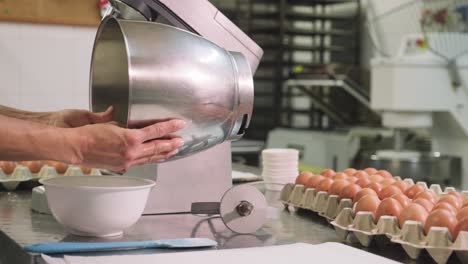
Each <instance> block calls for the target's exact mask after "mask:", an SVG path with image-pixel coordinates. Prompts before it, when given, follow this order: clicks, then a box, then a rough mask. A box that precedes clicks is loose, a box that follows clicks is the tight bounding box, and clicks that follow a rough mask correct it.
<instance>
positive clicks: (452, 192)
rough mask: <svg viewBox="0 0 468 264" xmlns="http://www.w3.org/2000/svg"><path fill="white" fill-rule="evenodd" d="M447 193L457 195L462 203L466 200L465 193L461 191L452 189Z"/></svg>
mask: <svg viewBox="0 0 468 264" xmlns="http://www.w3.org/2000/svg"><path fill="white" fill-rule="evenodd" d="M447 195H453V196H455V197H457V198H458V200H459V201H460V203H462V204H463V203H464V202H465V197H464V196H463V194H461V193H459V192H454V191H451V192H449V193H447Z"/></svg>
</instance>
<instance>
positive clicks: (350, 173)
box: [343, 168, 357, 176]
mask: <svg viewBox="0 0 468 264" xmlns="http://www.w3.org/2000/svg"><path fill="white" fill-rule="evenodd" d="M356 171H357V170H356V169H353V168H347V169H346V170H344V171H343V172H344V173H345V174H346V175H348V176H353V175H354V174H355V173H356Z"/></svg>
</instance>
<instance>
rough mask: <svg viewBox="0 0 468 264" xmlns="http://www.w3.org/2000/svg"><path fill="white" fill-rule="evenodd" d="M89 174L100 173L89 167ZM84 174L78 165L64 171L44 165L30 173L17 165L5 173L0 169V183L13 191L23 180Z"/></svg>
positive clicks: (26, 168) (24, 167)
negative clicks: (59, 171)
mask: <svg viewBox="0 0 468 264" xmlns="http://www.w3.org/2000/svg"><path fill="white" fill-rule="evenodd" d="M89 174H90V175H102V173H101V171H100V170H99V169H91V172H90V173H89ZM80 175H85V173H83V171H82V170H81V168H80V167H77V166H68V168H67V170H66V171H65V173H63V174H61V173H58V172H57V171H56V170H55V168H54V167H51V166H48V165H44V166H42V168H41V170H40V171H39V172H38V173H32V172H31V171H30V170H29V168H28V167H26V166H22V165H17V166H16V167H15V170H14V171H13V172H12V173H11V174H9V175H7V174H5V173H4V172H3V170H2V169H0V185H1V186H2V187H3V188H5V189H6V190H7V191H14V190H16V188H18V186H19V185H20V184H21V183H23V182H32V181H38V180H40V179H47V178H52V177H59V176H80Z"/></svg>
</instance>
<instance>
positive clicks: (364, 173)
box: [353, 170, 369, 180]
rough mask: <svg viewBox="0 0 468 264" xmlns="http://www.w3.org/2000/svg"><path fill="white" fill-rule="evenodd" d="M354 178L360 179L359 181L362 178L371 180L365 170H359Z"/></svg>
mask: <svg viewBox="0 0 468 264" xmlns="http://www.w3.org/2000/svg"><path fill="white" fill-rule="evenodd" d="M353 176H354V177H356V178H358V179H359V180H360V179H362V178H366V179H367V178H369V174H368V173H367V172H365V171H363V170H358V171H356V173H354V175H353Z"/></svg>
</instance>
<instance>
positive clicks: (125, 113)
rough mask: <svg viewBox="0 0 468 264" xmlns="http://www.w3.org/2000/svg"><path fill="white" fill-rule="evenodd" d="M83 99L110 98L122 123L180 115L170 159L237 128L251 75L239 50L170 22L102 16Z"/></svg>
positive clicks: (103, 102) (244, 121)
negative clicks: (181, 123)
mask: <svg viewBox="0 0 468 264" xmlns="http://www.w3.org/2000/svg"><path fill="white" fill-rule="evenodd" d="M90 105H91V108H92V111H104V110H105V109H106V108H107V107H108V106H110V105H112V106H114V116H113V117H114V120H115V121H117V122H118V123H120V124H123V125H124V126H127V127H129V128H136V127H143V126H146V125H148V124H151V123H154V122H158V121H162V120H167V119H183V120H185V121H186V122H187V126H186V127H185V128H184V129H183V130H181V131H180V132H178V133H177V134H176V136H180V137H182V138H183V139H184V141H185V145H184V146H183V147H182V148H181V149H180V151H179V154H178V155H176V156H175V157H173V158H171V159H170V160H173V159H176V158H180V157H185V156H188V155H190V154H193V153H196V152H199V151H201V150H204V149H207V148H209V147H211V146H214V145H216V144H219V143H222V142H224V141H225V140H234V139H239V138H240V137H241V136H242V135H243V134H244V131H245V129H246V128H247V126H248V124H249V122H250V117H251V114H252V108H253V78H252V73H251V69H250V66H249V63H248V61H247V60H246V58H245V57H244V56H243V55H242V54H241V53H238V52H231V51H227V50H225V49H223V48H221V47H219V46H217V45H216V44H214V43H212V42H210V41H208V40H206V39H204V38H202V37H200V36H198V35H195V34H192V33H190V32H187V31H184V30H181V29H178V28H175V27H172V26H168V25H164V24H159V23H154V22H146V21H129V20H119V19H116V18H113V17H108V18H106V19H104V20H103V21H102V22H101V25H100V27H99V29H98V32H97V35H96V39H95V43H94V49H93V56H92V62H91V77H90Z"/></svg>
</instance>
